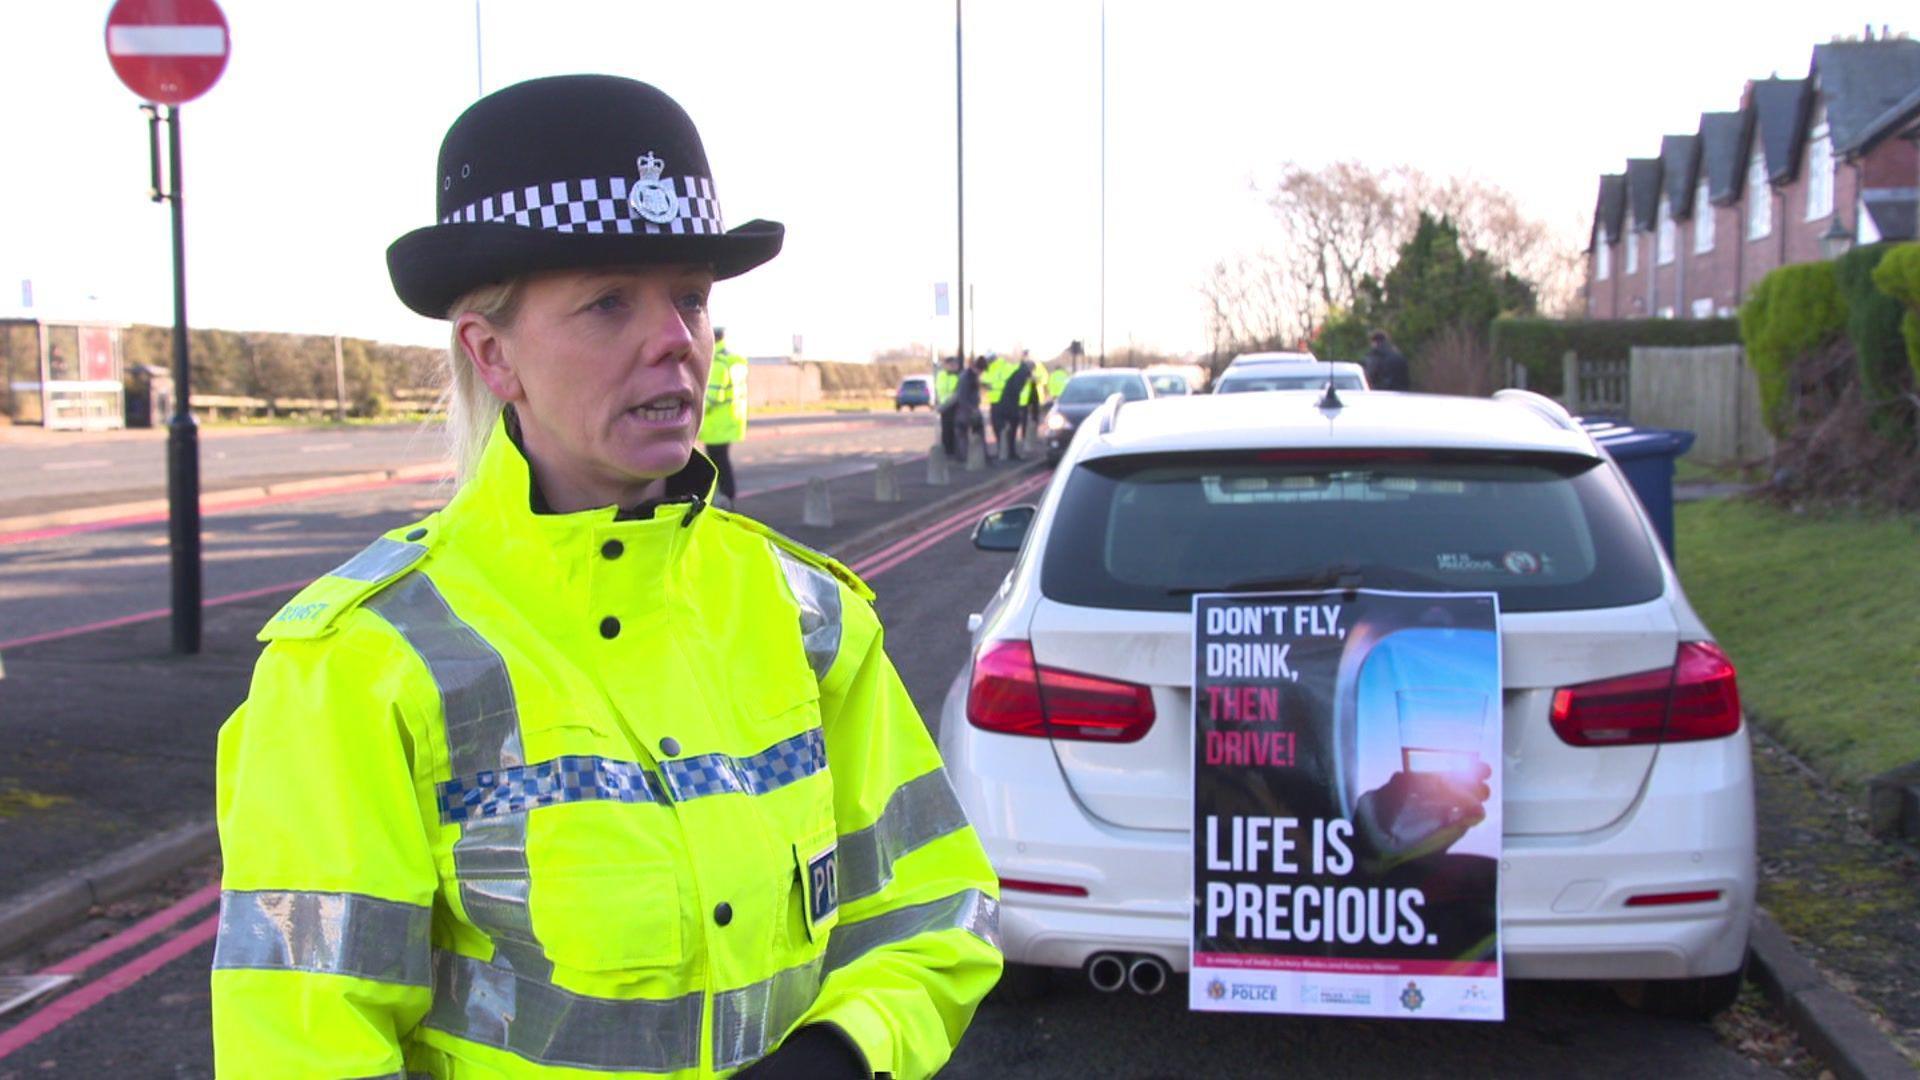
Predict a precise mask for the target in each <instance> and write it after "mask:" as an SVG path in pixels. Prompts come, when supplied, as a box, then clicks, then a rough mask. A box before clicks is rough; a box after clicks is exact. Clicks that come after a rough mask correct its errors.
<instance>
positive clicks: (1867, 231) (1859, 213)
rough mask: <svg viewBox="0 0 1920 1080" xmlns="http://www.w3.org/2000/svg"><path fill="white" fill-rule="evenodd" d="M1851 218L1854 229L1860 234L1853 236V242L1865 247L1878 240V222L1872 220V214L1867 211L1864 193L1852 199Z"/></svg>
mask: <svg viewBox="0 0 1920 1080" xmlns="http://www.w3.org/2000/svg"><path fill="white" fill-rule="evenodd" d="M1853 220H1854V226H1853V228H1854V231H1856V232H1858V233H1859V234H1860V235H1859V236H1856V237H1855V238H1854V242H1855V243H1857V244H1859V245H1861V246H1862V247H1865V246H1866V245H1868V244H1877V243H1879V242H1880V239H1881V237H1880V223H1879V222H1877V221H1875V220H1873V215H1872V214H1870V213H1868V212H1867V199H1866V196H1864V195H1862V196H1861V197H1860V198H1859V199H1857V200H1855V201H1854V204H1853Z"/></svg>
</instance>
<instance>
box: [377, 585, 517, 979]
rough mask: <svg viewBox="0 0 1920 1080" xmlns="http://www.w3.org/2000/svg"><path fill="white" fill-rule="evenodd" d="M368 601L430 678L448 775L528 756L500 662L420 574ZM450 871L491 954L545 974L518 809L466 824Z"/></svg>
mask: <svg viewBox="0 0 1920 1080" xmlns="http://www.w3.org/2000/svg"><path fill="white" fill-rule="evenodd" d="M367 607H368V609H369V610H371V611H373V612H374V613H375V614H377V615H379V616H380V617H381V618H383V619H385V620H387V622H389V623H391V624H392V625H393V628H394V629H395V630H397V631H399V632H400V636H401V637H403V638H405V639H406V641H407V644H408V645H411V646H412V647H413V651H414V652H416V653H418V654H419V655H420V659H421V661H422V662H423V663H425V664H426V666H427V670H428V672H430V673H431V674H432V675H433V682H434V685H435V686H436V687H437V688H438V689H439V691H440V708H441V713H442V714H443V715H444V716H445V717H446V731H447V754H448V757H449V759H450V762H451V764H452V771H453V775H454V776H474V775H477V774H479V773H483V772H491V771H496V770H504V769H509V768H513V767H516V766H520V765H525V764H526V763H527V760H526V752H525V751H524V750H523V749H522V748H521V746H522V744H521V741H520V711H519V708H518V706H516V705H515V703H514V696H513V682H512V680H511V679H510V678H508V676H507V663H506V661H505V660H503V659H501V657H500V653H499V652H498V651H497V650H495V649H494V647H493V646H492V645H489V644H487V642H486V640H485V639H484V638H482V637H481V636H480V635H479V634H478V633H476V632H475V631H474V629H473V628H472V627H471V626H468V625H467V624H466V623H464V622H462V621H461V620H460V618H459V616H457V615H455V614H454V613H453V609H452V608H449V607H448V606H447V602H446V600H445V599H444V598H443V597H441V595H440V590H438V589H436V588H434V586H433V582H432V581H430V580H429V579H428V578H427V576H426V575H425V574H414V575H412V576H410V577H408V578H407V579H406V580H404V581H402V582H400V583H398V584H396V585H394V586H392V587H390V588H388V589H387V590H385V591H384V592H382V593H380V595H378V596H376V597H374V598H373V600H372V602H370V603H369V604H368V605H367ZM453 868H454V876H455V877H456V878H458V879H459V882H460V903H461V906H462V907H464V908H465V909H466V912H467V918H468V919H470V920H471V921H472V922H473V925H474V926H476V927H478V928H479V929H480V931H481V932H482V933H484V934H486V935H487V936H488V937H490V938H492V939H493V943H494V949H495V953H496V959H498V960H501V961H502V962H504V963H506V964H508V965H510V966H511V967H512V968H513V970H515V971H518V972H520V973H521V974H523V975H530V976H534V977H537V978H546V977H548V976H550V975H551V974H552V973H553V964H552V962H550V961H549V960H548V959H547V958H546V954H545V953H544V952H543V951H542V950H541V948H540V943H539V939H537V938H535V937H534V935H533V920H532V916H531V915H530V914H529V913H528V910H527V892H528V887H529V884H528V872H527V818H526V815H525V814H508V815H505V816H501V817H489V818H481V819H479V820H474V821H468V822H466V823H465V824H464V825H462V826H461V829H460V839H458V840H456V841H454V843H453Z"/></svg>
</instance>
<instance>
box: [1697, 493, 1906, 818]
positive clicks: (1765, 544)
mask: <svg viewBox="0 0 1920 1080" xmlns="http://www.w3.org/2000/svg"><path fill="white" fill-rule="evenodd" d="M1675 531H1676V536H1675V546H1676V547H1677V548H1678V550H1679V570H1680V579H1681V581H1682V582H1683V583H1684V584H1685V587H1686V590H1687V597H1688V598H1689V599H1690V600H1692V601H1693V606H1694V610H1696V611H1698V612H1699V613H1700V617H1701V618H1702V619H1704V620H1706V623H1707V626H1708V627H1709V628H1710V629H1711V630H1712V631H1713V634H1714V637H1715V638H1716V639H1718V640H1719V642H1720V644H1721V646H1722V647H1723V648H1725V649H1726V650H1727V653H1728V655H1729V656H1731V657H1732V658H1733V662H1734V665H1735V667H1736V668H1738V669H1739V672H1740V695H1741V698H1742V700H1743V702H1744V704H1745V705H1746V708H1747V713H1748V715H1749V717H1751V718H1752V719H1753V720H1754V721H1755V722H1756V723H1758V724H1760V725H1761V726H1762V727H1764V728H1765V729H1766V730H1767V731H1769V732H1770V733H1772V734H1773V735H1774V736H1775V737H1776V738H1778V739H1779V740H1780V741H1781V742H1782V743H1784V744H1785V745H1786V746H1787V747H1789V748H1790V749H1792V750H1793V751H1794V752H1795V753H1796V754H1799V755H1800V756H1802V757H1803V758H1806V759H1807V760H1809V761H1810V762H1811V763H1812V764H1813V765H1814V767H1815V768H1817V769H1819V770H1820V771H1821V772H1822V773H1824V774H1825V775H1826V776H1827V777H1828V779H1830V780H1831V781H1833V782H1834V783H1836V784H1838V785H1839V786H1840V787H1842V788H1844V789H1846V790H1847V791H1848V792H1850V793H1852V794H1856V795H1857V794H1859V793H1860V792H1861V791H1863V790H1864V787H1865V783H1866V781H1867V779H1868V778H1870V777H1872V776H1873V775H1875V774H1876V773H1879V772H1883V771H1885V770H1887V769H1890V768H1893V767H1894V766H1896V765H1903V764H1906V763H1907V762H1910V761H1916V760H1920V521H1916V520H1914V519H1913V518H1911V517H1898V516H1890V515H1877V516H1876V515H1871V514H1865V513H1854V512H1848V511H1842V510H1807V511H1805V512H1804V513H1796V512H1793V511H1789V510H1784V509H1781V508H1778V507H1775V506H1771V505H1769V504H1766V503H1762V502H1758V501H1754V500H1748V499H1717V500H1708V501H1702V502H1694V503H1685V504H1682V505H1681V506H1680V507H1679V508H1678V509H1677V511H1676V521H1675Z"/></svg>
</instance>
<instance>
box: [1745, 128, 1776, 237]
mask: <svg viewBox="0 0 1920 1080" xmlns="http://www.w3.org/2000/svg"><path fill="white" fill-rule="evenodd" d="M1772 232H1773V189H1771V188H1769V187H1768V186H1767V159H1766V156H1765V155H1763V154H1761V152H1760V151H1759V150H1755V151H1754V152H1753V157H1752V158H1751V159H1750V160H1749V161H1748V162H1747V239H1749V240H1758V239H1760V238H1761V237H1763V236H1766V235H1768V234H1770V233H1772Z"/></svg>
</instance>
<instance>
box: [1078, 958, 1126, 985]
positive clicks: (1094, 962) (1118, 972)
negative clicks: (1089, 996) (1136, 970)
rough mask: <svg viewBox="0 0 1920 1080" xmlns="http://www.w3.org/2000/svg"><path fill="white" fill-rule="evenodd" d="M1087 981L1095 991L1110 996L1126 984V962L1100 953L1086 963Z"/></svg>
mask: <svg viewBox="0 0 1920 1080" xmlns="http://www.w3.org/2000/svg"><path fill="white" fill-rule="evenodd" d="M1087 981H1088V982H1089V983H1092V984H1093V988H1094V989H1095V990H1098V991H1100V992H1101V993H1103V994H1111V993H1113V992H1114V991H1116V990H1118V989H1120V988H1121V987H1122V986H1125V985H1126V984H1127V962H1126V961H1125V960H1122V959H1120V958H1119V957H1118V956H1115V955H1114V954H1112V953H1101V954H1099V955H1098V956H1095V957H1094V958H1093V959H1091V960H1089V961H1087Z"/></svg>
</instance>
